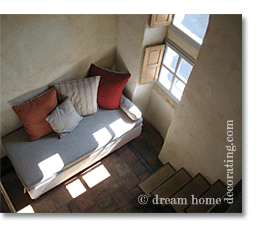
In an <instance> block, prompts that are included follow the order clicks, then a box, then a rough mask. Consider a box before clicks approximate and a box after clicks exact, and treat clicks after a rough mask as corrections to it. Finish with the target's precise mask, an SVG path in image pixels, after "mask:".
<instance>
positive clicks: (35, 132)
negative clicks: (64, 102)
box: [12, 87, 58, 141]
mask: <svg viewBox="0 0 269 233" xmlns="http://www.w3.org/2000/svg"><path fill="white" fill-rule="evenodd" d="M57 105H58V101H57V94H56V87H53V88H51V89H50V90H48V91H47V92H46V93H44V94H43V95H41V96H39V97H37V98H35V99H33V100H31V101H29V102H26V103H24V104H21V105H17V106H13V107H12V109H13V110H14V111H15V112H16V114H17V115H18V117H19V118H20V120H21V122H22V124H23V126H24V129H25V131H26V134H27V138H28V139H29V140H30V141H33V140H36V139H38V138H41V137H43V136H45V135H46V134H48V133H51V132H52V131H53V129H52V128H51V126H50V124H49V123H48V122H47V121H46V117H47V116H48V115H49V114H50V113H51V112H52V111H53V110H54V108H56V106H57Z"/></svg>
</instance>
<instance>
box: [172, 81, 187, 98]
mask: <svg viewBox="0 0 269 233" xmlns="http://www.w3.org/2000/svg"><path fill="white" fill-rule="evenodd" d="M184 88H185V84H184V83H183V82H182V81H180V80H179V79H176V80H175V83H174V85H173V87H172V90H171V93H172V94H173V95H174V96H175V97H176V98H177V99H178V100H180V99H181V96H182V93H183V91H184Z"/></svg>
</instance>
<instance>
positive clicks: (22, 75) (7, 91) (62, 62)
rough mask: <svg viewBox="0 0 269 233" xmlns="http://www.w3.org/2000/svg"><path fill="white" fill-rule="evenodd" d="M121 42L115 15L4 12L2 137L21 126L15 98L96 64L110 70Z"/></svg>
mask: <svg viewBox="0 0 269 233" xmlns="http://www.w3.org/2000/svg"><path fill="white" fill-rule="evenodd" d="M116 45H117V17H116V15H2V16H1V136H3V135H5V134H7V133H9V132H11V131H13V130H15V129H16V128H18V127H19V126H21V123H20V121H19V119H18V117H17V116H16V114H15V113H14V112H13V110H12V109H11V105H10V103H9V102H10V101H11V100H13V99H14V98H17V97H19V96H21V95H24V94H26V93H28V92H31V91H33V90H36V89H39V88H41V87H44V86H46V85H48V84H49V83H51V82H53V81H55V80H65V79H76V78H84V77H85V75H86V74H87V71H88V69H89V66H90V64H91V63H96V64H98V65H101V66H104V67H106V68H111V67H112V66H113V65H114V62H115V56H116Z"/></svg>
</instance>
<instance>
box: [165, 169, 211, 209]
mask: <svg viewBox="0 0 269 233" xmlns="http://www.w3.org/2000/svg"><path fill="white" fill-rule="evenodd" d="M209 187H210V184H209V182H208V181H207V180H206V179H205V178H204V177H203V176H202V175H201V174H200V173H199V174H197V175H196V176H195V177H193V179H192V180H191V181H190V182H189V183H187V184H186V185H185V186H184V187H182V188H181V189H180V190H179V191H178V192H176V193H175V194H174V195H173V196H172V197H171V198H170V201H171V206H172V207H173V208H174V210H175V211H176V212H177V213H184V209H185V208H186V207H188V206H189V205H191V202H192V195H194V197H199V196H200V195H201V194H202V193H203V192H205V190H207V189H208V188H209ZM173 202H176V204H173Z"/></svg>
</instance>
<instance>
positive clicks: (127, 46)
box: [116, 15, 167, 120]
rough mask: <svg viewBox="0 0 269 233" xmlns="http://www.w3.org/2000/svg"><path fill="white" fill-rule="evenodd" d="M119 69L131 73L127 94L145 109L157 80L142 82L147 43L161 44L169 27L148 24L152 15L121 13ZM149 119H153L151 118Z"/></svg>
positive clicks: (117, 61)
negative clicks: (141, 75) (140, 83)
mask: <svg viewBox="0 0 269 233" xmlns="http://www.w3.org/2000/svg"><path fill="white" fill-rule="evenodd" d="M117 19H118V21H117V22H118V34H117V55H116V57H117V59H116V69H117V70H119V71H128V72H130V73H131V74H132V76H131V78H130V79H129V81H128V83H127V85H126V87H125V90H124V94H126V96H127V97H128V98H130V99H131V100H132V101H133V102H134V103H135V104H136V105H137V106H138V107H139V109H140V110H141V111H142V113H143V115H144V114H145V112H146V109H147V106H148V103H149V99H150V95H151V90H152V87H153V85H154V84H146V85H142V86H140V85H139V80H140V74H141V68H142V62H143V58H144V50H145V47H146V46H150V45H157V44H162V43H163V41H164V37H165V35H166V33H167V27H159V28H149V21H150V15H118V16H117ZM149 120H150V119H149Z"/></svg>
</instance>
